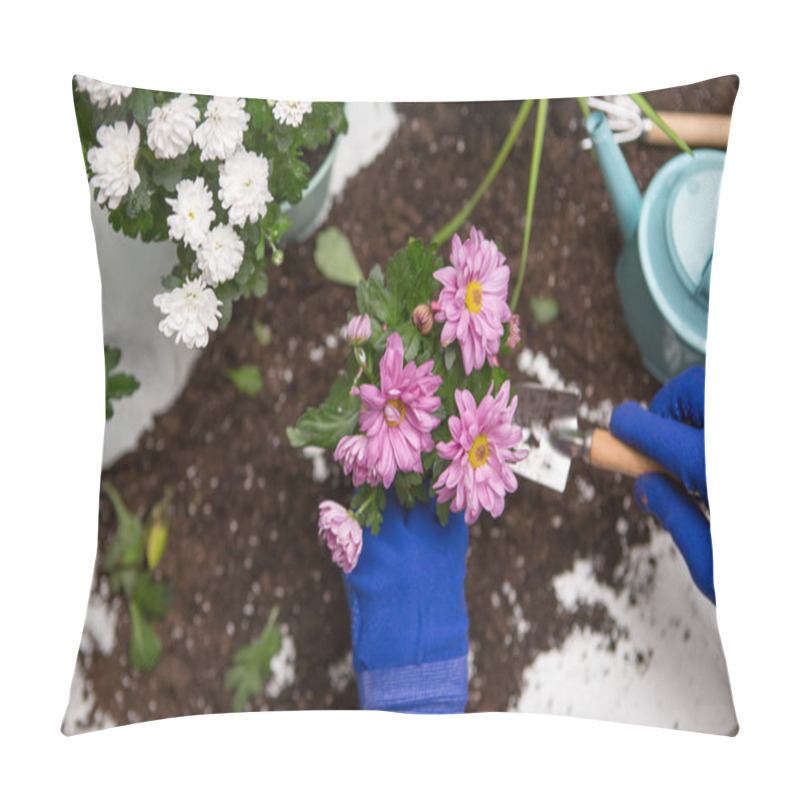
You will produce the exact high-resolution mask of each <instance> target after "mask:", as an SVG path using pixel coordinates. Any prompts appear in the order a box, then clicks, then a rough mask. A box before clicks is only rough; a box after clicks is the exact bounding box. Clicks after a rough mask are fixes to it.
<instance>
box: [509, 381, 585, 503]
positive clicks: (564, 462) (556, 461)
mask: <svg viewBox="0 0 800 800" xmlns="http://www.w3.org/2000/svg"><path fill="white" fill-rule="evenodd" d="M514 388H515V392H516V395H517V398H518V400H517V411H516V414H515V420H514V421H515V422H516V424H517V425H519V426H520V427H521V428H522V435H523V440H522V445H521V447H526V448H528V457H527V458H526V459H525V460H524V461H518V462H517V463H516V464H514V465H513V466H512V469H513V470H514V472H515V473H516V474H517V475H519V476H520V477H522V478H526V479H527V480H529V481H533V482H534V483H538V484H540V485H541V486H547V487H548V488H550V489H555V490H556V491H557V492H563V491H564V489H565V488H566V486H567V479H568V478H569V467H570V464H571V463H572V459H571V458H570V457H569V456H568V455H566V454H565V453H563V452H561V451H559V450H557V449H556V448H555V447H554V446H553V444H552V442H551V438H550V432H551V431H552V430H555V429H559V430H572V429H574V430H577V429H578V403H579V401H580V393H579V392H577V391H574V390H569V389H547V388H545V387H544V386H540V385H539V384H535V383H522V384H519V385H517V386H515V387H514Z"/></svg>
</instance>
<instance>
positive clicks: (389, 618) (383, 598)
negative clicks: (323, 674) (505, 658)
mask: <svg viewBox="0 0 800 800" xmlns="http://www.w3.org/2000/svg"><path fill="white" fill-rule="evenodd" d="M467 537H468V532H467V526H466V524H465V522H464V515H463V514H450V519H449V521H448V524H447V525H446V526H444V527H443V526H442V525H441V524H440V523H439V521H438V519H437V517H436V502H435V500H433V499H431V500H430V501H429V502H428V504H427V505H420V506H416V507H415V508H413V509H410V510H408V509H404V508H402V507H401V506H400V505H399V503H398V502H397V500H396V498H395V496H394V493H393V492H391V491H390V492H389V493H388V495H387V500H386V508H385V509H384V512H383V524H382V525H381V529H380V532H379V533H378V535H377V536H373V535H372V533H371V531H370V530H369V529H368V528H367V529H365V530H364V537H363V547H362V551H361V555H360V557H359V560H358V564H357V565H356V567H355V569H353V571H352V572H350V573H349V574H344V583H345V591H346V594H347V600H348V604H349V606H350V623H351V631H352V637H353V665H354V667H355V670H356V677H357V680H358V691H359V697H360V700H361V707H362V708H372V709H375V708H377V709H383V710H393V711H405V712H410V713H461V712H463V710H464V706H465V705H466V701H467V653H468V651H469V636H468V619H467V604H466V599H465V596H464V578H465V577H466V556H467Z"/></svg>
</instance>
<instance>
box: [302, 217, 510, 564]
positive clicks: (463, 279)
mask: <svg viewBox="0 0 800 800" xmlns="http://www.w3.org/2000/svg"><path fill="white" fill-rule="evenodd" d="M509 278H510V270H509V267H508V265H507V264H506V261H505V257H504V255H503V254H502V253H501V252H500V250H499V248H498V247H497V245H496V244H495V243H494V242H493V241H490V240H488V239H486V238H485V237H484V235H483V233H482V232H480V231H478V230H476V229H475V228H472V230H471V232H470V234H469V237H468V238H466V239H465V240H464V241H462V240H461V239H460V238H459V236H458V235H457V234H455V235H454V236H453V238H452V243H451V251H450V258H449V264H448V265H445V264H444V262H443V261H442V258H441V257H440V256H439V255H438V254H437V246H436V245H431V246H428V247H426V246H424V245H423V243H422V242H421V241H419V240H411V242H410V243H409V244H408V246H407V247H406V248H404V249H403V250H401V251H399V252H398V253H397V254H396V255H395V256H394V257H393V258H392V259H390V260H389V262H388V263H387V265H386V271H385V273H384V272H383V271H382V270H381V268H380V267H379V266H376V267H375V268H374V269H373V270H372V272H371V273H370V275H369V278H368V279H367V280H366V281H361V282H360V283H359V284H358V286H357V287H356V299H357V304H358V311H359V314H358V315H356V316H353V317H352V318H351V319H350V320H349V323H348V327H347V337H348V341H349V343H350V351H349V354H348V356H347V358H346V361H345V365H344V371H343V372H342V373H341V374H340V375H339V376H338V377H337V378H336V380H335V381H334V383H333V386H332V388H331V391H330V394H329V395H328V397H327V398H326V399H325V400H324V401H323V402H322V404H321V405H319V406H318V407H316V408H310V409H308V410H307V411H306V412H305V413H304V414H303V415H302V416H301V417H300V419H299V420H298V422H297V424H296V426H294V427H290V428H289V429H288V430H287V435H288V437H289V440H290V442H291V444H292V445H293V446H295V447H307V446H317V447H323V448H328V449H329V450H332V451H333V454H334V459H335V460H336V461H337V462H338V463H339V464H340V466H341V467H342V469H343V471H344V473H345V474H346V475H349V476H350V477H351V479H352V482H353V485H354V487H355V492H354V495H353V499H352V502H351V504H350V508H349V509H345V508H344V507H343V506H341V505H339V504H338V503H334V502H333V501H330V500H326V501H324V502H323V503H322V504H321V505H320V508H319V533H320V535H321V536H323V537H324V538H325V540H326V542H327V544H328V546H329V548H330V549H331V551H332V555H333V559H334V561H335V562H336V563H337V564H338V565H339V566H341V567H342V569H343V570H344V571H345V572H350V571H351V570H352V569H353V568H354V567H355V565H356V563H357V561H358V556H359V554H360V552H361V543H362V536H363V529H364V528H367V527H368V528H369V529H370V530H371V531H372V533H373V534H377V533H378V532H379V531H380V527H381V522H382V511H383V509H384V507H385V504H386V493H387V491H392V492H394V494H395V495H396V497H397V500H398V501H399V503H400V504H401V505H402V506H404V507H406V508H411V507H413V506H415V505H417V504H420V503H425V502H427V501H428V499H429V498H430V497H435V498H436V501H437V515H438V517H439V520H440V522H441V523H442V524H445V523H446V521H447V519H448V516H449V514H450V512H451V511H453V512H464V519H465V521H466V523H467V524H471V523H473V522H474V521H475V520H476V519H477V518H478V517H479V516H480V514H481V513H482V512H483V511H486V512H488V513H490V514H491V515H492V516H494V517H497V516H499V515H500V514H501V513H502V511H503V508H504V504H505V496H506V494H507V493H509V492H513V491H515V490H516V488H517V481H516V478H515V476H514V474H513V473H512V471H511V467H510V465H511V464H512V463H514V462H516V461H519V460H521V459H522V458H524V457H525V455H526V453H525V451H524V450H522V449H521V448H520V447H519V445H520V443H521V441H522V431H521V429H520V428H519V426H517V425H515V424H514V422H513V416H514V411H515V408H516V399H515V398H514V397H512V392H511V385H510V381H509V378H508V374H507V373H506V372H505V370H504V369H502V367H501V366H500V365H499V359H498V355H499V354H500V353H501V351H506V352H509V351H510V350H511V349H513V348H514V347H515V346H516V344H517V343H518V341H519V318H518V317H517V316H516V315H513V314H512V313H511V309H510V307H509V305H508V302H507V298H508V285H509Z"/></svg>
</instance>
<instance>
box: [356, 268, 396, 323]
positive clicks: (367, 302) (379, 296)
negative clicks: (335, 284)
mask: <svg viewBox="0 0 800 800" xmlns="http://www.w3.org/2000/svg"><path fill="white" fill-rule="evenodd" d="M356 301H357V302H358V308H359V311H360V312H361V313H362V314H369V315H370V317H375V318H376V319H377V320H378V321H379V322H381V323H384V322H385V323H387V324H389V318H390V316H391V313H392V311H391V309H392V302H391V298H390V296H389V293H388V292H387V291H386V287H385V285H384V283H383V272H381V268H380V266H379V265H378V264H376V265H375V266H374V267H373V268H372V271H371V272H370V273H369V278H367V280H366V282H364V283H359V284H358V286H357V288H356Z"/></svg>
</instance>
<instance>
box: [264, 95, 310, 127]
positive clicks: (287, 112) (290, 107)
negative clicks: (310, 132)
mask: <svg viewBox="0 0 800 800" xmlns="http://www.w3.org/2000/svg"><path fill="white" fill-rule="evenodd" d="M272 113H273V114H274V115H275V119H277V120H278V122H282V123H283V124H284V125H291V126H292V127H293V128H298V127H300V123H301V122H302V121H303V117H304V116H305V115H306V114H310V113H311V103H308V102H306V101H305V100H278V102H277V103H275V105H274V106H273V108H272Z"/></svg>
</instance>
